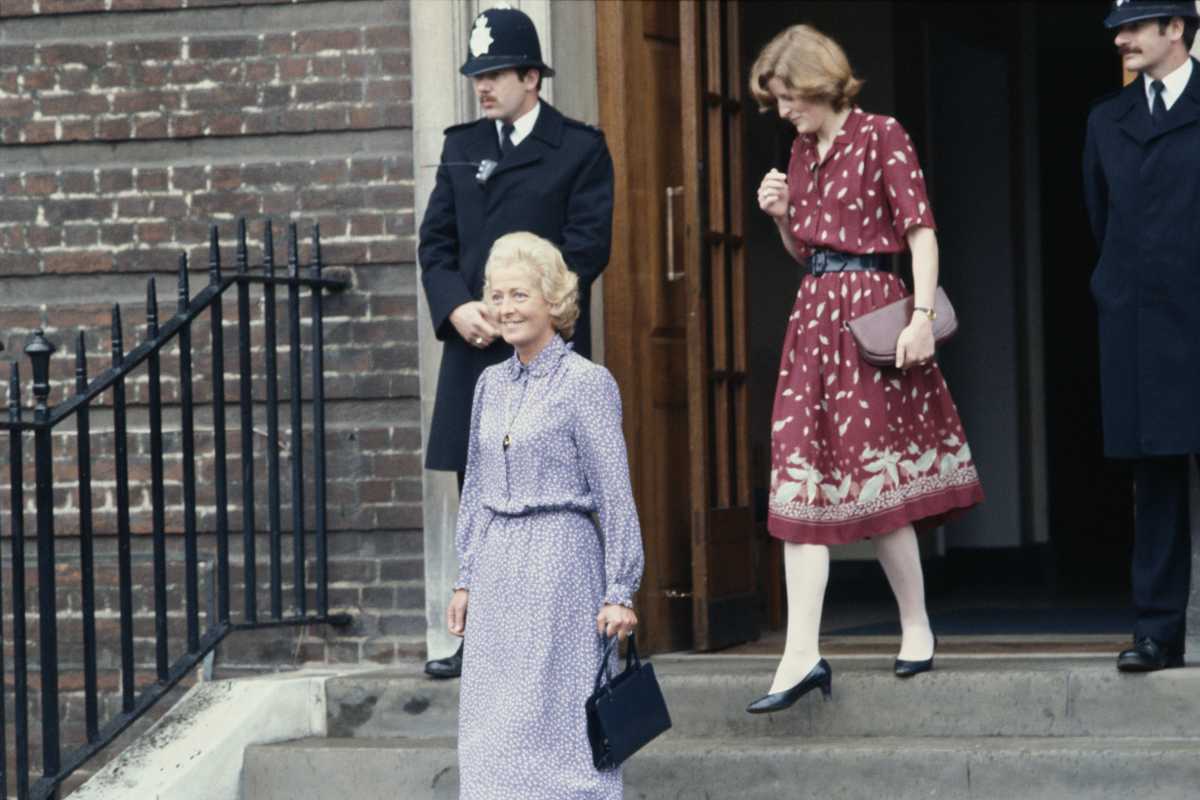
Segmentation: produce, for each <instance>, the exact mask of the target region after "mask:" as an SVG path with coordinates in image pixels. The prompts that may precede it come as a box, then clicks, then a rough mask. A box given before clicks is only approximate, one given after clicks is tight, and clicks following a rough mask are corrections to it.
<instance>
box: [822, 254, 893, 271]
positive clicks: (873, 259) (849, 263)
mask: <svg viewBox="0 0 1200 800" xmlns="http://www.w3.org/2000/svg"><path fill="white" fill-rule="evenodd" d="M887 267H888V256H886V255H884V254H883V253H867V254H864V255H859V254H857V253H842V252H840V251H838V250H813V252H812V255H810V256H809V257H808V271H809V272H811V273H812V274H813V275H824V274H825V273H826V272H868V271H870V270H878V269H887Z"/></svg>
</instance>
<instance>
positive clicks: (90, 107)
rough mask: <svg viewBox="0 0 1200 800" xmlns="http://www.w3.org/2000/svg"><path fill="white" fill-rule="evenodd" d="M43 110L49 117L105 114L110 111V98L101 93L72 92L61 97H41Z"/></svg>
mask: <svg viewBox="0 0 1200 800" xmlns="http://www.w3.org/2000/svg"><path fill="white" fill-rule="evenodd" d="M41 111H42V114H43V115H44V116H47V117H62V116H75V115H80V114H93V115H94V114H104V113H107V112H108V98H107V97H105V96H104V95H101V94H70V95H65V96H61V97H43V98H42V99H41Z"/></svg>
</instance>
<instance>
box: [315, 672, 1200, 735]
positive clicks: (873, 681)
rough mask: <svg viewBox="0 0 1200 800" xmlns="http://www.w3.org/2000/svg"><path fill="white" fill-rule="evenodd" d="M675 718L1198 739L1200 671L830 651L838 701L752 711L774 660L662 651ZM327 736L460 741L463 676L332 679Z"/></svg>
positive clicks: (862, 729) (789, 729) (753, 730)
mask: <svg viewBox="0 0 1200 800" xmlns="http://www.w3.org/2000/svg"><path fill="white" fill-rule="evenodd" d="M653 663H654V668H655V671H656V672H657V674H658V677H659V680H660V682H661V683H662V686H663V691H664V693H665V694H666V698H667V704H668V706H669V708H670V710H671V717H672V720H673V721H674V730H673V731H672V732H671V734H669V735H668V736H669V737H672V738H673V737H677V736H687V737H704V736H716V737H721V736H947V737H957V736H1062V737H1072V736H1095V737H1129V736H1200V669H1195V668H1187V669H1176V670H1165V671H1163V672H1158V673H1153V674H1149V675H1124V674H1121V673H1118V672H1117V671H1116V669H1115V667H1114V662H1113V659H1112V658H1111V657H1110V656H1107V655H1106V656H1104V657H1102V658H1056V659H1006V660H984V659H975V658H953V657H947V658H940V659H938V661H937V669H935V670H934V671H933V672H931V673H928V674H925V675H920V676H918V677H916V678H914V679H912V680H908V681H902V680H899V679H897V678H896V677H895V676H894V675H892V673H891V663H892V662H891V659H888V658H880V657H869V658H855V659H839V658H834V659H831V663H832V665H833V670H834V676H833V699H832V700H831V701H829V702H823V701H822V700H821V698H820V696H819V693H817V694H814V696H812V697H805V698H804V699H803V700H801V701H800V702H799V703H798V704H797V705H796V706H795V707H794V708H792V709H791V710H789V711H788V712H787V713H784V714H772V715H764V716H751V715H749V714H746V713H745V707H746V705H747V704H748V703H749V702H750V701H751V700H753V699H755V698H756V697H758V696H759V695H760V694H762V692H764V691H766V688H767V686H768V684H769V683H770V680H771V674H772V673H773V671H774V667H775V662H774V660H773V659H764V658H753V657H750V658H737V657H729V656H726V657H722V658H688V657H685V658H671V657H657V658H655V659H654V662H653ZM327 691H328V697H327V702H328V710H329V721H328V730H329V735H330V736H334V737H354V738H371V737H377V738H387V737H418V736H421V737H437V736H444V737H453V736H454V735H456V732H457V717H458V683H457V681H448V682H443V681H433V680H429V679H428V678H425V677H423V676H420V675H417V674H415V673H413V672H399V671H391V670H381V671H376V672H363V673H358V674H356V675H353V676H347V677H340V678H337V679H334V680H331V681H330V682H329V684H328V687H327Z"/></svg>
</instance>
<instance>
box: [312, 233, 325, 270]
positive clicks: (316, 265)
mask: <svg viewBox="0 0 1200 800" xmlns="http://www.w3.org/2000/svg"><path fill="white" fill-rule="evenodd" d="M312 243H313V251H312V274H313V277H314V278H319V277H321V268H322V267H323V266H325V265H324V264H322V263H321V223H319V222H316V223H313V232H312Z"/></svg>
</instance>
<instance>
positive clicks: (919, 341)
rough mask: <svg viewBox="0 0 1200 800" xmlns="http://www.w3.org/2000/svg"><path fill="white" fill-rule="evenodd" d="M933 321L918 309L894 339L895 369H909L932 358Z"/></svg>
mask: <svg viewBox="0 0 1200 800" xmlns="http://www.w3.org/2000/svg"><path fill="white" fill-rule="evenodd" d="M933 350H934V342H933V323H932V322H931V321H930V320H929V318H928V317H926V316H925V315H924V314H922V313H920V312H919V311H918V312H916V313H914V314H913V318H912V321H911V322H909V323H908V327H907V328H905V329H904V330H902V331H900V338H899V339H897V340H896V369H909V368H910V367H915V366H917V365H918V364H924V363H926V362H928V361H929V359H931V358H933Z"/></svg>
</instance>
